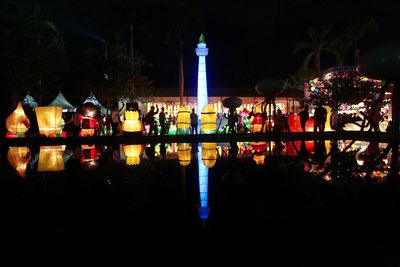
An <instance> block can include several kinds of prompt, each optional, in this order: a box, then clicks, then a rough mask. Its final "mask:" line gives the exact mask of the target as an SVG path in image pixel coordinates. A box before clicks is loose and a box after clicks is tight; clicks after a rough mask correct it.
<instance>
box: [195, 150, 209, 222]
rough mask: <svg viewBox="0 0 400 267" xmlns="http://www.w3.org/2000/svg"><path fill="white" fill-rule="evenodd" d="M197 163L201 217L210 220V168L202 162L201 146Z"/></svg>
mask: <svg viewBox="0 0 400 267" xmlns="http://www.w3.org/2000/svg"><path fill="white" fill-rule="evenodd" d="M197 161H198V166H199V193H200V208H199V216H200V218H201V219H203V220H206V219H208V215H209V214H210V209H209V208H208V168H207V167H206V166H205V165H204V164H203V162H202V153H201V146H199V147H198V154H197Z"/></svg>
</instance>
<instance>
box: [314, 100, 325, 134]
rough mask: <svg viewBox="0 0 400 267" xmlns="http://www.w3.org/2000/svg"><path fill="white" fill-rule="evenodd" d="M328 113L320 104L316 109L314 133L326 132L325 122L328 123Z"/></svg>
mask: <svg viewBox="0 0 400 267" xmlns="http://www.w3.org/2000/svg"><path fill="white" fill-rule="evenodd" d="M326 116H327V111H326V108H324V107H323V106H322V103H321V102H320V103H319V105H318V107H317V108H316V109H315V112H314V118H315V121H314V132H317V130H318V131H320V132H324V130H325V122H326Z"/></svg>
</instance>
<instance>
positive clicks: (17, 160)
mask: <svg viewBox="0 0 400 267" xmlns="http://www.w3.org/2000/svg"><path fill="white" fill-rule="evenodd" d="M7 159H8V162H9V163H10V164H11V166H13V167H14V168H15V170H16V171H17V172H18V175H19V176H21V177H25V173H26V166H27V165H28V163H29V161H30V160H31V151H30V150H29V148H27V147H26V146H23V147H10V148H9V149H8V153H7Z"/></svg>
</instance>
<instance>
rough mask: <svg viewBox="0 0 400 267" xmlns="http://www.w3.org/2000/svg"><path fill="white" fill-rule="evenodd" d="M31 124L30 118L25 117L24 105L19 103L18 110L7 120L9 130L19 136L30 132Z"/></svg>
mask: <svg viewBox="0 0 400 267" xmlns="http://www.w3.org/2000/svg"><path fill="white" fill-rule="evenodd" d="M29 126H30V122H29V119H28V117H27V116H26V115H25V112H24V109H23V108H22V103H21V102H18V105H17V108H16V109H15V110H14V111H13V113H11V115H10V116H8V118H7V120H6V127H7V130H8V131H9V132H10V133H11V134H13V135H17V136H20V137H21V136H23V134H24V133H25V132H26V131H28V130H29Z"/></svg>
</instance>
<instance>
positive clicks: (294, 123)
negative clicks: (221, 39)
mask: <svg viewBox="0 0 400 267" xmlns="http://www.w3.org/2000/svg"><path fill="white" fill-rule="evenodd" d="M288 125H289V130H290V132H302V131H303V130H302V129H301V123H300V116H299V115H297V114H290V115H289V117H288Z"/></svg>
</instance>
